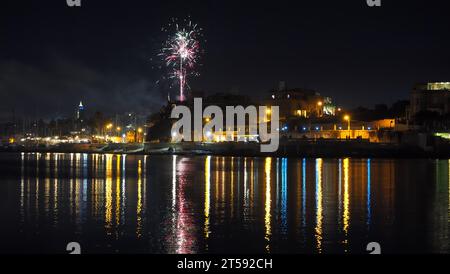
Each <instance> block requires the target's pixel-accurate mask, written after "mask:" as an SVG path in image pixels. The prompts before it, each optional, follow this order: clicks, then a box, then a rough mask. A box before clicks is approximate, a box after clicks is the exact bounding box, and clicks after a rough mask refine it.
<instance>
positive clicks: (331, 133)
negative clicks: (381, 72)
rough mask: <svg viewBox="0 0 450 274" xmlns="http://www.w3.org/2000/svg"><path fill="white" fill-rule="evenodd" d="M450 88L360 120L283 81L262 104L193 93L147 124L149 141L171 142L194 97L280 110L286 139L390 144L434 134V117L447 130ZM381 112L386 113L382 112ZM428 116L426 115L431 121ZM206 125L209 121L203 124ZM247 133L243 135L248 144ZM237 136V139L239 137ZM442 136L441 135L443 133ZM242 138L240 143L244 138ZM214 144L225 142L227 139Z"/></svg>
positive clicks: (422, 88)
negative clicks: (180, 111)
mask: <svg viewBox="0 0 450 274" xmlns="http://www.w3.org/2000/svg"><path fill="white" fill-rule="evenodd" d="M449 96H450V83H447V82H432V83H426V84H418V85H416V86H414V88H413V90H412V91H411V98H410V102H409V104H408V102H406V104H402V107H401V108H400V109H396V111H395V112H392V111H387V109H386V111H384V113H379V111H378V113H377V115H370V113H369V115H365V118H364V119H361V118H358V117H360V116H361V115H358V113H357V112H358V110H349V109H344V108H343V107H340V106H337V105H336V104H334V102H333V99H332V98H330V97H328V96H323V95H321V94H320V93H319V92H317V91H315V90H310V89H301V88H288V87H287V86H286V84H285V83H284V82H281V83H280V85H279V87H278V88H277V89H274V90H271V91H270V92H269V93H268V94H267V95H266V96H265V98H264V99H263V100H260V101H256V102H255V101H253V100H252V99H251V98H249V97H247V96H241V95H231V94H214V95H210V96H205V95H204V94H202V93H191V94H190V96H188V98H187V100H186V101H185V102H183V103H180V102H173V101H172V102H168V104H167V105H166V106H164V107H163V108H162V109H161V111H160V112H159V113H157V114H155V115H154V116H153V117H152V119H150V122H149V124H148V127H149V128H148V132H147V141H148V142H168V141H170V140H171V135H170V129H171V126H172V124H173V122H174V121H173V120H171V119H170V112H171V110H172V108H173V107H174V106H176V105H178V104H185V105H187V106H188V107H190V108H193V100H192V99H193V98H194V97H201V98H203V107H204V108H205V107H207V106H208V105H216V106H219V107H221V108H222V110H224V109H225V107H226V106H236V105H242V106H244V107H246V106H248V105H265V106H279V110H280V113H279V118H280V128H278V129H275V130H277V131H279V132H280V135H281V136H282V137H284V138H288V139H299V138H301V139H305V138H306V139H318V138H321V139H322V138H323V139H367V140H370V141H372V142H384V141H389V140H388V139H387V137H386V136H390V135H389V134H388V133H390V132H405V131H420V130H430V128H427V126H429V123H428V122H430V121H426V119H425V121H424V120H423V119H422V118H423V117H428V116H430V115H431V116H430V117H431V122H432V123H434V126H435V127H434V128H433V129H432V130H437V131H440V132H442V131H448V130H450V128H449V126H450V125H449V121H450V119H449V118H448V115H449V113H450V99H449V98H450V97H449ZM381 110H382V112H383V109H382V108H381ZM427 115H428V116H427ZM436 116H439V117H441V120H442V121H441V123H439V124H436V123H435V122H436V121H437V119H436ZM207 122H208V121H207V120H205V121H204V123H207ZM247 134H248V132H247V131H246V132H243V133H241V137H242V136H243V137H244V139H245V137H246V136H247ZM237 135H238V134H236V139H238V137H239V136H237ZM441 135H442V134H441ZM241 139H242V138H241ZM214 140H217V141H223V140H224V138H220V136H219V138H215V139H214Z"/></svg>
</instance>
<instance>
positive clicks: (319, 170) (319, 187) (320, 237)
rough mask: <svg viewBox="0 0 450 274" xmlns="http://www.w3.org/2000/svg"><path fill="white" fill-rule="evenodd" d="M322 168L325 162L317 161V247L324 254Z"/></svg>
mask: <svg viewBox="0 0 450 274" xmlns="http://www.w3.org/2000/svg"><path fill="white" fill-rule="evenodd" d="M322 166H323V160H322V159H317V160H316V227H315V233H316V246H317V251H318V252H319V253H322V240H323V231H322V221H323V204H322V203H323V201H322V199H323V193H322Z"/></svg>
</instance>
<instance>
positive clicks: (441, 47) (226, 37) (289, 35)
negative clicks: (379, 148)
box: [0, 0, 450, 117]
mask: <svg viewBox="0 0 450 274" xmlns="http://www.w3.org/2000/svg"><path fill="white" fill-rule="evenodd" d="M446 2H448V1H444V0H443V1H439V0H422V1H419V0H417V1H412V0H409V1H407V0H383V1H382V4H383V6H382V7H380V8H369V7H367V5H366V0H329V1H319V0H314V1H313V0H309V1H303V0H295V1H283V0H277V1H250V0H247V1H244V0H240V1H233V0H226V1H225V0H224V1H222V0H210V1H207V0H202V1H190V0H184V1H175V0H171V1H166V0H164V1H156V0H151V1H150V0H146V1H137V0H121V1H112V0H82V7H81V8H69V7H67V6H66V1H65V0H45V1H44V0H42V1H24V0H6V1H5V0H2V3H1V6H0V94H1V98H2V99H1V100H0V117H5V116H7V115H9V113H11V112H12V109H15V110H16V113H18V114H27V115H38V116H42V117H49V116H52V115H55V113H58V114H59V115H69V114H71V112H72V111H73V108H74V107H75V106H76V105H77V104H78V102H79V101H80V100H83V102H84V103H85V105H86V107H87V109H89V110H91V111H93V110H100V111H104V112H109V113H113V112H123V111H130V110H137V111H140V112H149V111H154V110H156V109H158V108H159V105H160V104H162V103H163V102H164V100H165V98H166V94H167V89H166V88H164V87H163V85H157V84H155V83H156V81H157V80H158V79H160V78H161V77H162V73H163V72H162V71H161V70H158V69H155V66H156V67H157V64H156V60H157V59H158V58H157V56H156V55H157V53H158V48H159V47H160V46H161V44H162V42H163V40H164V39H165V38H166V37H165V34H164V33H162V32H161V28H162V27H164V26H166V25H167V24H168V22H169V21H170V18H172V17H177V18H180V19H183V18H186V17H188V16H190V17H191V19H192V20H193V21H194V22H197V23H198V24H199V25H200V26H201V27H202V28H203V29H204V31H203V33H204V38H205V39H206V40H207V41H206V43H205V44H203V47H204V50H205V54H204V56H203V58H202V66H201V67H200V68H199V70H200V73H201V75H200V77H198V78H196V79H191V80H190V81H189V82H190V86H191V87H192V88H194V89H197V90H205V91H207V92H209V93H214V92H228V91H233V92H235V93H240V94H247V95H251V96H255V97H257V98H260V97H262V96H263V95H266V94H267V93H268V90H270V89H272V88H274V87H276V86H277V85H278V82H279V81H281V80H284V81H286V82H287V85H288V87H305V88H312V89H317V90H318V91H319V92H321V94H323V95H327V96H331V97H332V98H333V99H334V101H335V102H336V103H338V104H339V105H343V106H346V107H355V106H358V105H365V106H373V105H374V104H376V103H392V102H394V101H396V100H398V99H406V98H408V93H409V91H410V89H411V87H412V86H413V84H414V83H416V82H423V81H450V19H449V16H448V11H449V10H450V9H449V4H447V3H446ZM172 92H173V94H175V93H176V92H177V91H176V90H175V89H174V90H172Z"/></svg>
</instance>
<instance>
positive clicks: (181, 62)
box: [160, 22, 201, 101]
mask: <svg viewBox="0 0 450 274" xmlns="http://www.w3.org/2000/svg"><path fill="white" fill-rule="evenodd" d="M175 27H176V29H175V34H173V35H171V36H169V38H168V40H167V41H166V42H165V43H164V47H163V48H162V50H161V53H160V55H161V56H162V57H163V58H164V60H165V63H166V66H167V67H169V68H171V69H172V72H171V74H170V76H169V77H170V78H173V79H177V80H178V81H179V84H180V101H183V100H184V90H185V87H186V80H187V77H188V76H190V75H196V73H195V65H196V64H197V62H198V60H199V55H200V43H199V41H198V38H199V37H200V36H201V34H200V29H198V27H197V25H194V24H192V22H189V23H188V24H187V25H186V26H185V27H183V28H181V27H180V26H179V25H178V24H175Z"/></svg>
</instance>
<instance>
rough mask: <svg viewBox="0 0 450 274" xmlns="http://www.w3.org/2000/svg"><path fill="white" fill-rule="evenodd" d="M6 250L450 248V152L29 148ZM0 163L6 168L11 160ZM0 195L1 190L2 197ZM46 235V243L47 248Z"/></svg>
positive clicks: (16, 186)
mask: <svg viewBox="0 0 450 274" xmlns="http://www.w3.org/2000/svg"><path fill="white" fill-rule="evenodd" d="M0 160H1V161H3V162H5V161H6V162H14V161H16V162H17V172H14V170H13V171H11V170H9V171H8V172H9V175H8V176H7V177H6V178H4V179H2V180H3V181H2V190H5V189H3V188H6V191H2V193H12V197H15V198H9V199H8V200H7V203H8V204H7V208H8V209H9V210H8V211H0V214H1V215H0V217H1V218H2V219H5V220H7V221H8V226H7V227H6V228H4V229H3V233H2V238H5V240H6V242H7V245H6V246H3V247H2V248H1V249H0V251H1V252H7V251H8V250H15V251H16V252H33V251H43V252H64V243H65V242H68V241H73V240H77V241H79V242H80V243H82V245H83V246H84V248H83V249H84V250H86V251H87V252H89V251H90V252H93V253H95V252H108V253H113V252H139V253H143V252H150V253H205V252H213V253H223V252H238V253H240V252H242V253H247V252H258V253H265V252H267V253H286V252H293V253H345V252H349V253H364V252H365V244H367V243H368V242H371V241H377V242H380V243H381V244H382V246H383V250H384V251H385V252H447V253H448V252H450V250H449V235H450V232H449V231H450V230H449V225H450V222H449V220H450V218H449V216H450V203H449V200H450V173H449V170H450V160H392V159H386V160H384V159H350V158H344V159H293V158H289V159H288V158H271V157H267V158H251V157H216V156H198V157H187V156H151V155H150V156H134V155H112V154H107V155H100V154H77V153H72V154H51V153H21V154H17V155H16V154H3V155H0ZM2 171H4V170H3V169H2ZM0 195H1V194H0ZM41 243H47V244H46V245H43V244H41Z"/></svg>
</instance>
